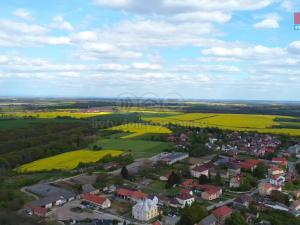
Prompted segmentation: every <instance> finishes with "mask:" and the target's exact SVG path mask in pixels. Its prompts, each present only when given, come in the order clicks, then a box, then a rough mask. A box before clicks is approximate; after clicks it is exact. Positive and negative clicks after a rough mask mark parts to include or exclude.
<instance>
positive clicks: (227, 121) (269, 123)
mask: <svg viewBox="0 0 300 225" xmlns="http://www.w3.org/2000/svg"><path fill="white" fill-rule="evenodd" d="M278 119H282V120H291V119H297V118H295V117H288V116H273V115H250V114H217V113H188V114H182V115H176V116H169V117H160V118H159V117H152V118H151V117H144V118H143V120H145V121H148V122H154V123H159V124H161V125H166V124H168V123H173V124H178V125H182V126H191V127H218V128H221V129H228V130H237V131H256V132H260V133H273V134H290V135H300V129H292V128H290V127H285V122H280V121H278ZM296 125H298V124H297V123H296ZM278 126H280V128H278ZM289 126H291V122H289Z"/></svg>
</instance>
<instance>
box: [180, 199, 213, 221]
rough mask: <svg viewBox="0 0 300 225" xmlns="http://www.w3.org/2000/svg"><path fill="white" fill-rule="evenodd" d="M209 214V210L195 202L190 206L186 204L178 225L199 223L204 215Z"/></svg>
mask: <svg viewBox="0 0 300 225" xmlns="http://www.w3.org/2000/svg"><path fill="white" fill-rule="evenodd" d="M207 215H208V212H207V210H206V208H205V207H204V206H202V205H201V204H199V203H196V202H194V203H193V204H192V205H191V206H190V207H188V206H186V207H185V208H184V209H183V210H182V212H181V217H180V220H179V222H178V225H190V224H191V225H193V224H195V223H198V222H199V221H200V220H202V219H203V218H204V217H206V216H207Z"/></svg>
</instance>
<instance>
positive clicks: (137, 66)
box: [132, 62, 161, 70]
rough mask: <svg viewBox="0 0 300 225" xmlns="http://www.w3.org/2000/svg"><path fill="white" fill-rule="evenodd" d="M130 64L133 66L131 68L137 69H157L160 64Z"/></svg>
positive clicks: (159, 67)
mask: <svg viewBox="0 0 300 225" xmlns="http://www.w3.org/2000/svg"><path fill="white" fill-rule="evenodd" d="M132 66H133V68H135V69H139V70H159V69H161V65H159V64H150V63H147V62H142V63H133V64H132Z"/></svg>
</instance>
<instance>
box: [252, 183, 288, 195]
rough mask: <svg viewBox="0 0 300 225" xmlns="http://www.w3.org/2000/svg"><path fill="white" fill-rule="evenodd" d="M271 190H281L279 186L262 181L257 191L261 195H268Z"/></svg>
mask: <svg viewBox="0 0 300 225" xmlns="http://www.w3.org/2000/svg"><path fill="white" fill-rule="evenodd" d="M273 190H277V191H281V190H282V189H281V186H274V185H272V184H270V183H264V182H262V183H260V184H259V185H258V192H259V194H260V195H262V196H265V195H270V194H271V192H272V191H273Z"/></svg>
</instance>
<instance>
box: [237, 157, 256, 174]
mask: <svg viewBox="0 0 300 225" xmlns="http://www.w3.org/2000/svg"><path fill="white" fill-rule="evenodd" d="M260 162H261V161H260V160H256V159H249V160H247V161H246V162H240V167H241V169H244V170H247V171H251V172H253V170H254V169H255V168H256V167H257V165H258V164H259V163H260Z"/></svg>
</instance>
